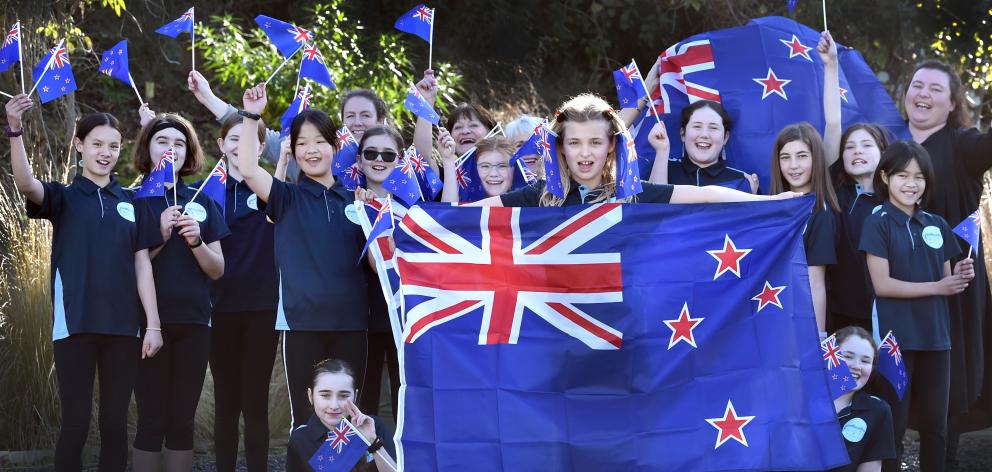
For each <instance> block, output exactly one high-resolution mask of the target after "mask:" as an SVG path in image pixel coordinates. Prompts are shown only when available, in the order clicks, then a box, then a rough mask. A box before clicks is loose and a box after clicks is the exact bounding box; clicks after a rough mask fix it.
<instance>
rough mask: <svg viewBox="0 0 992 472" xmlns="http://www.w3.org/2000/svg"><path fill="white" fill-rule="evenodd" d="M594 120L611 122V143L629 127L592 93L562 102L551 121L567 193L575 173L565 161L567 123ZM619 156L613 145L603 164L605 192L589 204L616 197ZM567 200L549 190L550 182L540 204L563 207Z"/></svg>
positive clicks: (558, 163) (608, 105)
mask: <svg viewBox="0 0 992 472" xmlns="http://www.w3.org/2000/svg"><path fill="white" fill-rule="evenodd" d="M594 120H602V121H605V122H606V123H608V124H609V125H610V129H609V131H608V135H609V136H608V137H609V139H610V141H611V142H615V140H616V135H617V133H620V132H623V131H626V130H627V127H626V126H624V124H623V121H622V120H621V119H620V117H619V116H617V114H616V112H614V111H613V108H611V107H610V104H609V103H607V102H606V100H604V99H603V98H602V97H599V96H597V95H593V94H591V93H583V94H580V95H576V96H575V97H572V98H570V99H569V100H568V101H566V102H565V103H563V104H562V105H561V107H559V108H558V111H557V112H556V113H555V119H554V121H552V122H551V131H553V132H554V133H555V134H557V135H558V137H557V138H556V141H557V149H558V153H557V156H556V163H557V165H558V173H559V175H560V176H561V179H562V182H561V184H562V188H563V189H564V194H565V195H566V196H567V195H568V193H569V192H570V191H571V190H572V173H571V171H570V170H569V169H568V164H567V163H566V162H565V155H564V154H563V153H562V138H563V137H564V136H562V135H563V133H564V130H565V123H566V122H569V121H571V122H575V123H585V122H588V121H594ZM616 157H617V156H616V146H613V147H612V149H611V150H610V152H609V154H608V155H607V156H606V163H605V164H604V165H603V193H602V194H600V195H599V197H597V198H596V200H594V201H592V202H590V203H599V202H604V201H607V200H609V199H610V198H613V197H614V196H616V191H617V159H616ZM631 200H632V199H631V198H626V199H621V200H619V201H623V202H629V201H631ZM564 203H565V199H564V198H559V197H557V196H555V195H554V194H552V193H551V192H549V191H548V187H547V185H545V187H544V191H543V192H542V193H541V203H540V205H541V206H562V205H563V204H564Z"/></svg>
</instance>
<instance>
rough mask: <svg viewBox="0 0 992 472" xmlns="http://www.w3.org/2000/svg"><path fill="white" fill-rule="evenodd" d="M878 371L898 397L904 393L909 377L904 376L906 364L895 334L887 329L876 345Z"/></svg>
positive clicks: (900, 397)
mask: <svg viewBox="0 0 992 472" xmlns="http://www.w3.org/2000/svg"><path fill="white" fill-rule="evenodd" d="M878 371H879V372H881V373H882V377H885V380H888V381H889V383H890V384H892V388H894V389H895V390H896V394H898V395H899V399H900V400H902V396H903V394H905V393H906V385H907V384H908V383H909V379H908V378H907V377H906V364H904V363H903V361H902V351H901V350H900V349H899V342H897V341H896V336H895V335H894V334H892V331H889V332H888V334H886V335H885V338H884V339H882V342H881V343H879V345H878Z"/></svg>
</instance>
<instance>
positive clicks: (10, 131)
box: [3, 126, 24, 138]
mask: <svg viewBox="0 0 992 472" xmlns="http://www.w3.org/2000/svg"><path fill="white" fill-rule="evenodd" d="M3 132H4V134H6V135H7V137H8V138H19V137H20V136H21V135H22V134H24V128H23V127H22V128H21V129H19V130H17V131H14V130H13V129H11V128H10V126H4V127H3Z"/></svg>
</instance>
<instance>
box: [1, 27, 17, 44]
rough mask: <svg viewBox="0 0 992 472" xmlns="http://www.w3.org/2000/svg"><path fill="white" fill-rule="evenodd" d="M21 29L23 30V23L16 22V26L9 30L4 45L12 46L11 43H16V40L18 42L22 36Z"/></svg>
mask: <svg viewBox="0 0 992 472" xmlns="http://www.w3.org/2000/svg"><path fill="white" fill-rule="evenodd" d="M20 30H21V24H20V23H14V26H13V27H12V28H11V29H10V31H9V32H7V37H6V38H4V40H3V47H7V46H10V45H11V44H14V42H16V41H17V40H18V38H20V36H21V33H20Z"/></svg>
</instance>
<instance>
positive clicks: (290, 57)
mask: <svg viewBox="0 0 992 472" xmlns="http://www.w3.org/2000/svg"><path fill="white" fill-rule="evenodd" d="M300 49H303V46H300V47H298V48H296V50H295V51H293V53H292V54H290V55H289V57H287V58H286V60H284V61H282V64H279V67H276V70H275V71H273V72H272V75H270V76H269V78H268V79H265V85H269V81H270V80H272V78H273V77H275V76H276V74H278V73H279V70H280V69H282V66H284V65H286V63H287V62H289V60H290V59H292V58H293V56H295V55H296V53H298V52H300ZM301 64H302V62H301ZM294 92H295V90H294Z"/></svg>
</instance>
